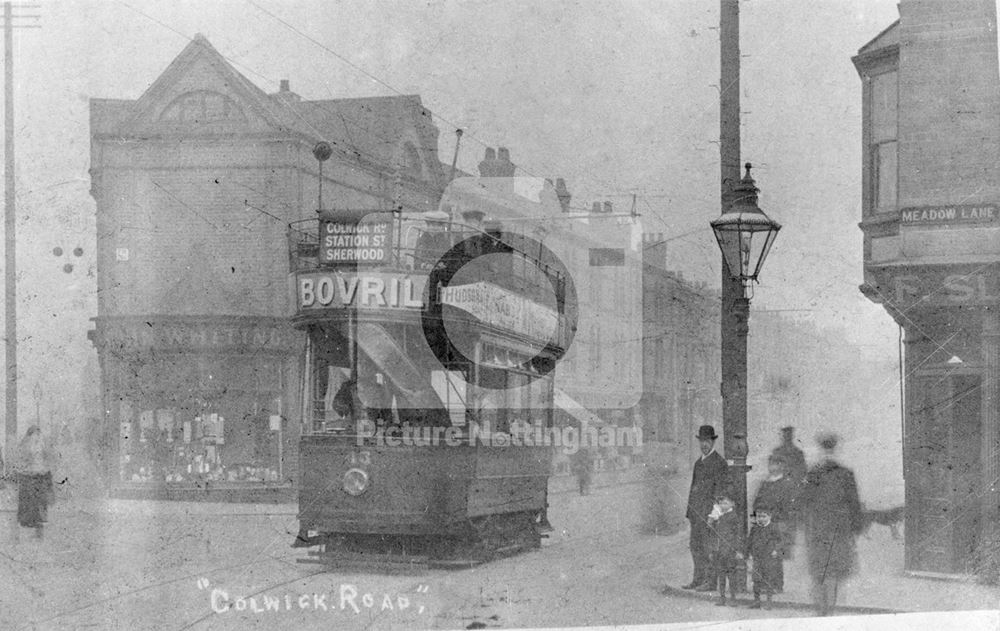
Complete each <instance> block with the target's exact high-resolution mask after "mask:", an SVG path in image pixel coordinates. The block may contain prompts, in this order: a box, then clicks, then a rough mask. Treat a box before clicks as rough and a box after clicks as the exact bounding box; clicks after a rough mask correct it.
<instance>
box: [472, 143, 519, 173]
mask: <svg viewBox="0 0 1000 631" xmlns="http://www.w3.org/2000/svg"><path fill="white" fill-rule="evenodd" d="M516 168H517V166H516V165H515V164H514V163H513V162H511V161H510V151H509V150H508V149H507V147H500V148H499V149H497V150H494V149H493V147H487V148H486V157H484V158H483V161H482V162H480V163H479V175H480V177H514V170H515V169H516Z"/></svg>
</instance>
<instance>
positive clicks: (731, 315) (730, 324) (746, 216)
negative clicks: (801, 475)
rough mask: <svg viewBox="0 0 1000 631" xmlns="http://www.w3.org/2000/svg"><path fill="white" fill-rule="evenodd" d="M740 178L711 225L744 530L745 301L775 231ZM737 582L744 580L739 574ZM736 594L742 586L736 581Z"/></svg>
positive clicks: (728, 438) (725, 400) (730, 452)
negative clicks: (719, 261)
mask: <svg viewBox="0 0 1000 631" xmlns="http://www.w3.org/2000/svg"><path fill="white" fill-rule="evenodd" d="M750 168H751V165H750V163H749V162H748V163H747V164H746V175H745V176H744V177H743V179H742V180H740V183H739V184H738V185H737V186H736V188H735V189H734V190H733V191H732V200H733V203H732V205H731V206H730V207H729V208H728V210H726V211H725V212H724V213H723V214H722V216H721V217H719V218H718V219H715V220H714V221H712V222H711V225H712V231H713V232H714V233H715V238H716V240H718V242H719V248H720V249H721V250H722V258H723V260H724V261H725V266H726V268H728V278H725V275H726V271H725V270H724V271H723V276H724V278H723V286H722V428H723V430H722V431H723V435H724V440H725V452H726V459H727V460H729V462H730V468H731V470H732V472H733V477H734V482H735V483H736V485H737V495H738V497H737V498H735V499H736V504H737V510H738V511H739V513H740V514H741V515H742V516H743V520H742V528H743V535H744V536H745V535H746V534H747V533H746V529H747V513H748V510H747V471H749V470H750V467H749V466H747V453H748V452H749V447H748V445H747V330H748V326H747V324H748V319H749V317H750V297H751V296H752V294H753V292H752V288H753V283H754V282H756V281H757V276H758V274H760V270H761V267H763V265H764V260H765V259H766V258H767V253H768V252H769V251H770V249H771V244H772V243H774V238H775V237H776V236H778V230H780V229H781V225H780V224H778V222H776V221H774V220H773V219H771V218H770V217H768V216H767V215H765V214H764V211H762V210H761V209H760V208H759V207H758V206H757V193H758V192H759V190H758V189H757V187H756V185H755V184H754V181H753V178H751V177H750ZM740 576H742V577H744V578H745V574H741V575H740ZM739 587H740V589H743V588H744V587H745V582H744V581H740V585H739Z"/></svg>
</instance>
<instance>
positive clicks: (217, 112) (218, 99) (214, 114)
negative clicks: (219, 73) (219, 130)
mask: <svg viewBox="0 0 1000 631" xmlns="http://www.w3.org/2000/svg"><path fill="white" fill-rule="evenodd" d="M160 120H161V121H165V122H170V123H193V124H198V123H213V122H218V121H244V120H246V117H245V116H244V115H243V112H242V111H241V110H240V108H239V107H238V106H237V105H236V103H234V102H233V100H232V99H230V98H229V97H227V96H226V95H224V94H219V93H218V92H211V91H209V90H196V91H194V92H186V93H184V94H182V95H180V96H179V97H177V98H176V99H174V100H173V102H172V103H171V104H170V105H168V106H167V107H166V109H165V110H163V114H162V115H161V116H160Z"/></svg>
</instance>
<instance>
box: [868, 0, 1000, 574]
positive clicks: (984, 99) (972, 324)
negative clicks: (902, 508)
mask: <svg viewBox="0 0 1000 631" xmlns="http://www.w3.org/2000/svg"><path fill="white" fill-rule="evenodd" d="M853 62H854V65H855V67H856V68H857V71H858V74H859V75H860V77H861V80H862V83H863V100H864V110H863V128H862V138H863V141H862V143H863V144H862V148H863V191H862V204H863V208H862V221H861V224H860V226H861V229H862V231H863V233H864V284H863V285H862V286H861V290H862V292H863V293H864V294H865V295H866V296H867V297H868V298H869V299H871V300H872V301H874V302H877V303H879V304H881V305H882V306H883V307H884V308H885V309H886V311H887V312H888V313H889V314H890V315H891V316H892V317H893V319H894V320H895V321H896V323H897V324H898V325H899V326H900V327H901V329H902V335H903V346H904V350H903V355H904V360H903V373H904V375H905V377H904V406H903V428H904V430H903V437H904V438H903V449H904V454H903V463H904V477H905V483H906V507H907V512H906V567H907V569H908V570H909V571H911V572H914V573H931V574H944V575H969V574H981V573H983V572H984V571H985V568H986V567H987V565H988V564H989V563H990V562H991V561H990V559H991V558H994V559H995V558H996V556H995V555H996V554H997V551H998V547H997V520H998V512H997V507H998V496H997V479H998V478H997V476H998V473H1000V466H998V464H1000V453H998V430H1000V427H998V423H1000V417H998V412H1000V411H998V406H1000V398H998V387H1000V171H998V165H1000V79H998V74H1000V73H998V64H997V32H996V7H995V3H994V2H992V1H991V0H949V1H948V2H939V1H931V0H902V1H901V2H900V3H899V20H898V21H897V22H895V23H894V24H892V25H891V26H889V28H887V29H886V30H885V31H883V32H882V33H881V34H879V35H878V36H877V37H876V38H875V39H873V40H872V41H871V42H869V43H868V44H866V45H865V46H863V47H862V48H861V49H860V50H859V51H858V54H857V56H855V57H854V58H853Z"/></svg>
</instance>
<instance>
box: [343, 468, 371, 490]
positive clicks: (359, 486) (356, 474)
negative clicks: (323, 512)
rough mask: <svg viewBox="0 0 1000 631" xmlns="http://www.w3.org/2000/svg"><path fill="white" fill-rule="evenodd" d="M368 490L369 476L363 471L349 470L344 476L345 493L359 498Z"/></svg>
mask: <svg viewBox="0 0 1000 631" xmlns="http://www.w3.org/2000/svg"><path fill="white" fill-rule="evenodd" d="M367 490H368V474H367V473H365V471H363V470H362V469H348V470H347V473H345V474H344V491H346V492H347V493H348V495H354V496H358V495H361V494H362V493H364V492H365V491H367Z"/></svg>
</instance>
